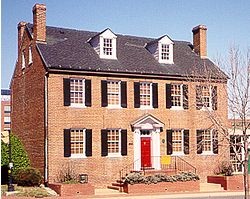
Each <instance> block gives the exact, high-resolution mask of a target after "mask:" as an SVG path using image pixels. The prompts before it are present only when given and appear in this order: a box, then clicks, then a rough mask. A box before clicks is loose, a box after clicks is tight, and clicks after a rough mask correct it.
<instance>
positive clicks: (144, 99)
mask: <svg viewBox="0 0 250 199" xmlns="http://www.w3.org/2000/svg"><path fill="white" fill-rule="evenodd" d="M150 93H151V84H150V83H140V105H142V106H150V105H151V96H150Z"/></svg>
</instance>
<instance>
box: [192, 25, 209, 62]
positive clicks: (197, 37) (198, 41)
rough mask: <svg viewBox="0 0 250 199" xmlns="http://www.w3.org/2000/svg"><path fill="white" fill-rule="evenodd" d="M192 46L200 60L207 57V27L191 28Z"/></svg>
mask: <svg viewBox="0 0 250 199" xmlns="http://www.w3.org/2000/svg"><path fill="white" fill-rule="evenodd" d="M192 32H193V45H194V52H195V53H197V54H198V55H199V56H200V57H201V58H206V57H207V27H206V26H205V25H198V26H196V27H194V28H193V30H192Z"/></svg>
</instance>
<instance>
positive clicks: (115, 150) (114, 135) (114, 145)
mask: <svg viewBox="0 0 250 199" xmlns="http://www.w3.org/2000/svg"><path fill="white" fill-rule="evenodd" d="M120 142H121V139H120V130H119V129H110V130H108V154H109V155H112V154H119V153H120Z"/></svg>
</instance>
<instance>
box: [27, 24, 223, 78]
mask: <svg viewBox="0 0 250 199" xmlns="http://www.w3.org/2000/svg"><path fill="white" fill-rule="evenodd" d="M27 27H28V29H29V31H30V32H31V31H32V24H28V25H27ZM97 34H99V33H98V32H89V31H82V30H73V29H65V28H57V27H50V26H47V37H46V41H47V43H46V44H42V43H39V44H37V45H38V48H39V49H40V52H41V54H42V56H43V58H44V61H45V62H46V66H47V67H48V68H49V69H60V70H65V69H71V70H78V71H84V70H87V71H95V72H98V71H99V72H114V73H117V72H119V73H130V74H131V73H132V74H151V75H152V74H153V75H159V76H187V75H188V76H191V75H195V76H204V71H209V73H210V74H212V76H213V77H214V78H219V79H221V78H222V79H225V78H227V77H226V75H225V74H224V73H223V72H222V71H221V70H219V68H218V67H217V66H215V65H214V64H213V62H211V61H210V60H209V59H201V58H200V57H199V56H198V55H197V54H195V53H194V52H193V49H192V44H191V43H189V42H186V41H175V40H173V42H174V55H173V57H174V64H161V63H159V62H158V61H157V60H155V59H154V57H153V55H151V54H150V52H149V51H148V50H147V49H146V48H145V45H146V44H147V43H149V42H152V41H153V40H156V39H157V38H144V37H136V36H127V35H120V34H118V35H117V60H108V59H101V58H99V55H98V54H97V53H96V52H95V50H94V49H93V47H92V46H91V45H90V44H89V43H88V42H87V41H88V40H89V39H90V38H91V37H94V36H95V35H97Z"/></svg>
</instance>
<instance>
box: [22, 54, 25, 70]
mask: <svg viewBox="0 0 250 199" xmlns="http://www.w3.org/2000/svg"><path fill="white" fill-rule="evenodd" d="M24 68H25V56H24V50H23V51H22V69H24Z"/></svg>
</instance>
